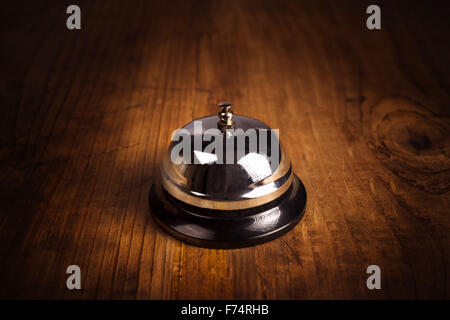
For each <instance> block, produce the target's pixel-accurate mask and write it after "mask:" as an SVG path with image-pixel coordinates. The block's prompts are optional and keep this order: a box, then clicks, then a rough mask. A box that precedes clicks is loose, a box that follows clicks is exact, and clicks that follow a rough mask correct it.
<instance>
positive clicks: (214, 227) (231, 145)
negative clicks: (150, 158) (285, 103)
mask: <svg viewBox="0 0 450 320" xmlns="http://www.w3.org/2000/svg"><path fill="white" fill-rule="evenodd" d="M277 131H278V130H274V129H271V128H270V127H268V126H267V125H266V124H264V123H262V122H261V121H258V120H256V119H253V118H250V117H246V116H241V115H234V114H233V112H232V111H231V103H229V102H222V103H220V104H219V113H218V116H208V117H204V118H200V119H197V120H194V121H192V122H190V123H188V124H187V125H186V126H184V127H183V128H181V129H179V130H178V131H177V133H176V134H174V135H173V137H172V142H171V143H170V145H169V148H168V152H167V154H166V156H165V157H164V159H163V161H162V163H161V172H160V176H159V177H158V178H159V179H158V181H157V182H156V183H154V184H153V185H152V187H151V189H150V192H149V202H150V208H151V212H152V213H153V216H154V218H155V221H156V222H157V223H158V224H159V225H160V226H161V227H162V229H163V230H165V231H166V232H168V233H169V234H171V235H173V236H174V237H176V238H178V239H181V240H183V241H185V242H187V243H190V244H193V245H197V246H202V247H212V248H236V247H245V246H250V245H254V244H258V243H262V242H266V241H269V240H272V239H274V238H277V237H279V236H281V235H283V234H285V233H286V232H288V231H289V230H290V229H292V228H293V227H294V226H295V225H296V224H297V223H298V222H299V221H300V219H301V217H302V216H303V214H304V211H305V206H306V190H305V187H304V185H303V183H302V182H301V180H300V179H299V178H298V177H297V176H296V175H295V174H294V173H293V170H292V166H291V162H290V160H289V157H288V156H287V155H286V153H285V151H284V149H283V147H282V146H281V143H280V140H279V136H278V134H277Z"/></svg>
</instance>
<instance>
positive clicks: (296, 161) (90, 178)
mask: <svg viewBox="0 0 450 320" xmlns="http://www.w3.org/2000/svg"><path fill="white" fill-rule="evenodd" d="M69 4H71V3H69V2H67V1H58V2H57V3H56V2H46V1H33V2H27V3H25V2H21V1H13V2H9V3H8V4H5V5H3V6H2V12H1V19H2V22H3V23H4V25H5V26H6V28H2V31H1V42H2V50H1V55H2V59H1V61H2V77H1V79H2V80H1V97H2V104H1V105H2V117H1V119H0V122H1V125H0V130H1V131H0V133H1V135H0V159H1V160H0V161H1V162H0V165H1V171H0V180H1V187H0V188H1V189H0V197H1V203H2V206H1V213H0V297H3V298H32V299H37V298H40V299H42V298H48V299H61V298H63V299H78V298H82V299H94V298H95V299H110V298H114V299H135V298H137V299H190V298H193V299H196V298H202V299H224V298H225V299H233V298H238V299H253V298H256V299H303V298H308V299H311V298H321V299H322V298H327V299H329V298H332V299H335V298H343V299H348V298H358V299H359V298H368V299H377V298H387V299H391V298H406V299H410V298H447V299H448V298H449V297H450V290H449V289H450V282H449V280H448V277H449V271H450V270H449V259H450V232H449V231H450V216H449V213H450V212H449V207H450V205H449V202H450V195H449V189H450V160H449V153H450V139H449V137H450V135H449V130H450V128H449V126H450V121H449V111H450V107H449V103H450V77H449V76H450V44H449V43H450V42H449V36H448V35H449V32H450V18H449V14H448V13H449V11H448V8H447V7H446V3H445V2H438V1H431V2H425V1H419V2H413V1H407V2H406V1H377V4H378V5H379V6H380V7H381V10H382V30H376V31H370V30H368V29H367V28H366V27H365V21H366V17H367V15H366V13H365V11H366V8H367V6H368V5H370V4H372V2H369V1H348V0H345V1H331V0H330V1H276V2H275V1H256V0H250V1H228V0H227V1H225V0H221V1H151V2H150V1H143V0H142V1H108V2H105V1H77V4H78V5H79V6H80V7H81V11H82V29H81V30H79V31H70V30H68V29H67V28H66V27H65V22H66V18H67V14H66V13H65V10H66V7H67V6H68V5H69ZM222 100H231V101H232V102H233V105H234V110H235V112H236V113H239V114H243V115H248V116H252V117H255V118H258V119H260V120H261V121H264V122H266V123H268V124H269V125H270V126H272V127H274V128H280V136H281V139H282V141H283V144H284V146H285V148H286V150H287V152H288V154H289V155H290V157H291V159H292V163H293V166H294V170H295V172H296V173H297V175H298V176H300V177H301V179H302V180H303V182H304V184H305V186H306V188H307V191H308V204H307V211H306V214H305V217H304V218H303V220H302V221H301V222H300V224H299V225H298V226H297V227H296V228H295V229H294V230H293V231H291V232H290V233H288V234H287V235H285V236H284V237H282V238H280V239H277V240H275V241H272V242H270V243H267V244H264V245H260V246H256V247H251V248H245V249H236V250H211V249H201V248H196V247H192V246H188V245H185V244H183V243H181V242H179V241H177V240H175V239H173V238H171V237H169V236H168V235H166V234H165V233H163V232H162V231H160V229H159V228H158V227H157V226H156V225H155V223H154V222H153V220H152V219H151V216H150V214H149V206H148V203H147V192H148V190H149V188H150V186H151V184H152V181H153V180H154V179H155V177H156V174H157V173H158V165H159V161H160V159H161V157H162V155H163V154H164V152H165V150H166V146H167V143H168V141H169V138H170V134H171V133H172V131H173V130H174V129H176V128H180V127H181V126H182V125H184V124H185V123H187V122H189V121H191V120H192V119H194V118H198V117H201V116H205V115H209V114H213V113H215V112H216V106H215V105H216V103H217V102H218V101H222ZM71 264H77V265H79V266H80V267H81V270H82V287H83V289H82V290H80V291H76V290H73V291H69V290H67V289H66V277H67V275H66V273H65V270H66V267H67V266H68V265H71ZM371 264H376V265H379V266H380V267H381V270H382V290H368V289H367V288H366V278H367V276H368V275H367V274H366V268H367V266H368V265H371Z"/></svg>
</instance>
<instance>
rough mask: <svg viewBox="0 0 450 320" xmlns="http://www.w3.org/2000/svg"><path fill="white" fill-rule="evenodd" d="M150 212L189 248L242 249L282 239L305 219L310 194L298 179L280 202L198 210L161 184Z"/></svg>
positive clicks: (152, 198) (153, 190)
mask: <svg viewBox="0 0 450 320" xmlns="http://www.w3.org/2000/svg"><path fill="white" fill-rule="evenodd" d="M149 203H150V209H151V211H152V213H153V217H154V218H155V221H156V222H157V223H158V225H159V226H160V227H161V228H162V229H163V230H164V231H166V232H167V233H169V234H170V235H172V236H174V237H175V238H177V239H180V240H182V241H184V242H186V243H188V244H191V245H195V246H199V247H206V248H222V249H231V248H241V247H248V246H252V245H256V244H260V243H264V242H267V241H270V240H273V239H275V238H278V237H280V236H282V235H283V234H285V233H286V232H288V231H289V230H291V229H292V228H293V227H295V225H296V224H297V223H298V222H299V221H300V219H301V218H302V217H303V214H304V212H305V207H306V190H305V187H304V185H303V183H302V182H301V181H300V179H299V178H298V177H297V176H295V175H294V179H293V181H292V185H291V186H290V188H289V189H288V190H287V191H286V192H285V193H284V194H283V195H282V196H281V197H280V198H278V199H276V200H274V201H272V202H269V203H267V204H264V205H262V206H258V207H254V208H250V209H243V210H225V211H223V210H211V209H203V208H199V207H194V206H191V205H188V204H186V203H183V202H181V201H180V200H178V199H176V198H174V197H172V196H171V195H170V194H168V193H167V192H166V191H165V190H164V189H163V188H162V187H161V184H157V185H153V186H152V188H151V189H150V192H149Z"/></svg>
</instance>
